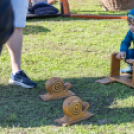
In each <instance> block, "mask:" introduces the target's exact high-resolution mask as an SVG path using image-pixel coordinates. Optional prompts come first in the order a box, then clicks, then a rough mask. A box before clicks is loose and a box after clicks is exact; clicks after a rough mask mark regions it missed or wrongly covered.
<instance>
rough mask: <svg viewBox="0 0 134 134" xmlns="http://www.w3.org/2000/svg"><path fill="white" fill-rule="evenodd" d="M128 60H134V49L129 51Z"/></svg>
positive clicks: (127, 53)
mask: <svg viewBox="0 0 134 134" xmlns="http://www.w3.org/2000/svg"><path fill="white" fill-rule="evenodd" d="M126 59H134V49H129V50H128V51H127V52H126Z"/></svg>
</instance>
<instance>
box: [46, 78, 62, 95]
mask: <svg viewBox="0 0 134 134" xmlns="http://www.w3.org/2000/svg"><path fill="white" fill-rule="evenodd" d="M45 88H46V89H47V91H48V92H49V93H51V94H52V93H60V92H61V91H63V89H64V81H63V80H62V79H61V78H59V77H51V78H50V79H49V80H48V81H47V82H46V83H45Z"/></svg>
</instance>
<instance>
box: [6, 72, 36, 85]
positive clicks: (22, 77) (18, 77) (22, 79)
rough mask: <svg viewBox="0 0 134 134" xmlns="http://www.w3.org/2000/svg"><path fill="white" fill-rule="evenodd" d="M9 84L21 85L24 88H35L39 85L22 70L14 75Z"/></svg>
mask: <svg viewBox="0 0 134 134" xmlns="http://www.w3.org/2000/svg"><path fill="white" fill-rule="evenodd" d="M9 83H10V84H13V85H19V86H22V87H24V88H34V87H36V86H37V84H36V83H35V82H33V81H31V80H30V78H28V77H27V75H26V74H25V73H24V71H22V70H21V71H18V72H17V73H16V74H15V75H13V73H12V74H11V78H10V80H9Z"/></svg>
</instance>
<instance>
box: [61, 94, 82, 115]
mask: <svg viewBox="0 0 134 134" xmlns="http://www.w3.org/2000/svg"><path fill="white" fill-rule="evenodd" d="M63 112H64V114H65V115H68V116H76V115H79V114H80V113H81V112H82V100H81V99H80V98H79V97H77V96H71V97H68V98H67V99H66V100H65V101H64V102H63Z"/></svg>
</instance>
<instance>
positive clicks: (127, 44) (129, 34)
mask: <svg viewBox="0 0 134 134" xmlns="http://www.w3.org/2000/svg"><path fill="white" fill-rule="evenodd" d="M128 14H132V15H134V8H133V9H132V10H131V11H130V12H129V13H128ZM132 41H133V44H134V34H133V33H132V32H131V30H129V31H128V32H127V34H126V37H125V38H124V40H123V41H122V42H121V46H120V51H125V52H127V51H128V48H129V47H130V45H131V42H132Z"/></svg>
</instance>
